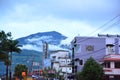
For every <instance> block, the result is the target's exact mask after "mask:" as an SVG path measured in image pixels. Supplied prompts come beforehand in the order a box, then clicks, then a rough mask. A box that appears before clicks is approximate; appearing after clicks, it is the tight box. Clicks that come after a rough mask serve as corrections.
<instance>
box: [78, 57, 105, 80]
mask: <svg viewBox="0 0 120 80" xmlns="http://www.w3.org/2000/svg"><path fill="white" fill-rule="evenodd" d="M103 74H104V72H103V68H102V67H101V65H100V64H98V63H97V62H96V61H95V60H94V59H93V58H92V57H90V58H89V59H88V60H87V61H86V63H85V65H84V67H83V70H82V71H81V72H80V73H78V74H77V78H79V79H78V80H102V78H103Z"/></svg>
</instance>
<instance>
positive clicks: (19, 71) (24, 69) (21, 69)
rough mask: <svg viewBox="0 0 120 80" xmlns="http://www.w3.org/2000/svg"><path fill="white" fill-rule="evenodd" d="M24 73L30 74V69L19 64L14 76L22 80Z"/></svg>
mask: <svg viewBox="0 0 120 80" xmlns="http://www.w3.org/2000/svg"><path fill="white" fill-rule="evenodd" d="M22 72H26V75H27V72H28V67H27V66H26V65H24V64H18V65H17V66H16V67H15V70H14V76H15V77H18V78H20V79H22Z"/></svg>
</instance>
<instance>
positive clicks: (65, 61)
mask: <svg viewBox="0 0 120 80" xmlns="http://www.w3.org/2000/svg"><path fill="white" fill-rule="evenodd" d="M50 59H51V63H52V64H51V67H52V68H53V69H56V71H59V70H61V71H62V72H63V73H64V74H69V73H72V65H69V64H70V63H71V59H70V54H69V51H65V50H57V51H52V52H51V54H50Z"/></svg>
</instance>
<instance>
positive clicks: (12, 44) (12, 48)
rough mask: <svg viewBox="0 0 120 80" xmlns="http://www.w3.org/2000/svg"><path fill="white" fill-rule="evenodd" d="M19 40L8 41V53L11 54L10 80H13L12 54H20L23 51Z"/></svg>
mask: <svg viewBox="0 0 120 80" xmlns="http://www.w3.org/2000/svg"><path fill="white" fill-rule="evenodd" d="M18 43H19V41H18V40H12V39H9V40H8V51H9V52H10V73H9V74H10V80H12V67H11V66H12V53H13V52H17V53H20V52H21V49H20V48H19V47H20V46H21V45H18Z"/></svg>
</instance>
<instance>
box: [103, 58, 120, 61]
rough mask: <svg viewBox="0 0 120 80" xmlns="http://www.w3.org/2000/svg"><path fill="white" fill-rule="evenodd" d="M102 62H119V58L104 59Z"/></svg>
mask: <svg viewBox="0 0 120 80" xmlns="http://www.w3.org/2000/svg"><path fill="white" fill-rule="evenodd" d="M103 60H104V61H120V58H104V59H103Z"/></svg>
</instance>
